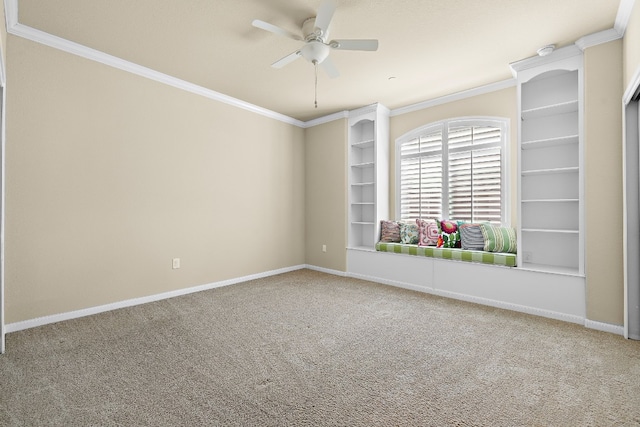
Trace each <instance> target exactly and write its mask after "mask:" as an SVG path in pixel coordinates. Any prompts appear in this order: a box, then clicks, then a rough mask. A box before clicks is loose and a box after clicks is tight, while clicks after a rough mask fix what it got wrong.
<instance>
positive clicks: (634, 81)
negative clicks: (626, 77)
mask: <svg viewBox="0 0 640 427" xmlns="http://www.w3.org/2000/svg"><path fill="white" fill-rule="evenodd" d="M638 88H640V66H638V68H636V71H635V72H634V73H633V76H632V77H631V81H630V82H629V85H628V86H627V89H626V90H625V91H624V95H622V104H623V106H626V105H627V104H628V103H630V102H631V98H633V95H635V93H636V91H637V90H638Z"/></svg>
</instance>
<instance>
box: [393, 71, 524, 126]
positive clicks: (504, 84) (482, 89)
mask: <svg viewBox="0 0 640 427" xmlns="http://www.w3.org/2000/svg"><path fill="white" fill-rule="evenodd" d="M516 84H517V82H516V80H515V79H508V80H502V81H499V82H495V83H490V84H488V85H484V86H479V87H476V88H473V89H468V90H463V91H461V92H456V93H452V94H450V95H445V96H441V97H438V98H433V99H429V100H427V101H422V102H418V103H417V104H412V105H407V106H406V107H400V108H396V109H394V110H391V112H390V117H394V116H399V115H402V114H407V113H412V112H414V111H419V110H424V109H426V108H431V107H435V106H436V105H442V104H448V103H449V102H453V101H460V100H462V99H466V98H471V97H474V96H478V95H484V94H485V93H491V92H496V91H499V90H502V89H507V88H510V87H514V86H515V85H516Z"/></svg>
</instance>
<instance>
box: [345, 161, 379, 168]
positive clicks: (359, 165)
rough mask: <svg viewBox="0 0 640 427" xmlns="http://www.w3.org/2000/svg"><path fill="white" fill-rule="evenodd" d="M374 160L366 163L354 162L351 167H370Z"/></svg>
mask: <svg viewBox="0 0 640 427" xmlns="http://www.w3.org/2000/svg"><path fill="white" fill-rule="evenodd" d="M374 164H375V163H374V162H366V163H356V164H355V165H351V167H352V168H372V167H373V165H374Z"/></svg>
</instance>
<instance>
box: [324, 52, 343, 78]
mask: <svg viewBox="0 0 640 427" xmlns="http://www.w3.org/2000/svg"><path fill="white" fill-rule="evenodd" d="M320 66H321V67H322V68H323V69H324V71H325V72H326V73H327V75H328V76H329V77H330V78H332V79H335V78H336V77H338V76H339V75H340V72H339V71H338V69H337V68H336V66H335V65H334V63H333V61H332V60H331V58H329V57H327V58H325V59H324V61H322V62H321V63H320Z"/></svg>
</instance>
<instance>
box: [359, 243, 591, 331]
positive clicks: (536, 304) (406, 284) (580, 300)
mask: <svg viewBox="0 0 640 427" xmlns="http://www.w3.org/2000/svg"><path fill="white" fill-rule="evenodd" d="M403 246H407V245H397V246H396V245H393V244H391V245H389V244H386V245H384V246H382V245H378V248H377V249H378V250H375V249H374V248H373V247H371V248H369V249H364V248H348V249H347V274H348V275H349V276H351V277H356V278H360V279H364V280H369V281H372V282H378V283H383V284H387V285H392V286H397V287H401V288H406V289H412V290H416V291H421V292H427V293H430V294H434V295H440V296H445V297H450V298H455V299H460V300H464V301H469V302H475V303H479V304H484V305H489V306H493V307H499V308H505V309H508V310H514V311H520V312H523V313H529V314H535V315H538V316H544V317H549V318H553V319H558V320H564V321H568V322H572V323H580V324H584V323H585V319H586V317H585V316H586V304H585V301H586V299H585V277H584V276H581V275H576V274H561V273H554V272H547V271H536V270H531V269H527V268H523V267H508V265H509V262H510V261H508V258H505V260H504V261H498V262H496V258H495V255H494V259H493V263H487V262H486V261H489V259H488V258H485V259H483V260H481V261H479V262H472V261H474V259H473V258H474V257H477V256H480V257H483V256H485V254H486V255H489V253H486V252H480V254H479V255H476V254H475V252H476V251H467V252H471V253H470V254H465V251H462V250H457V251H456V250H451V249H449V250H443V249H440V250H439V251H436V250H435V249H436V248H432V247H429V246H427V247H418V246H415V245H409V246H411V247H403ZM429 249H430V250H429ZM503 255H504V254H503ZM510 255H512V254H510ZM469 256H470V257H471V258H468V257H469ZM463 261H469V262H463ZM500 262H504V264H500ZM513 262H514V265H515V261H513ZM496 264H497V265H496Z"/></svg>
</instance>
